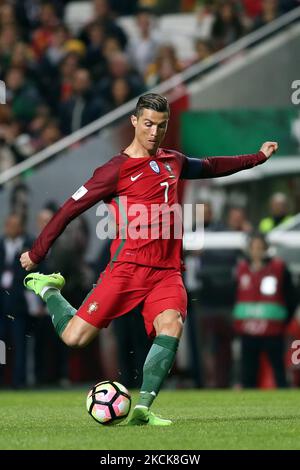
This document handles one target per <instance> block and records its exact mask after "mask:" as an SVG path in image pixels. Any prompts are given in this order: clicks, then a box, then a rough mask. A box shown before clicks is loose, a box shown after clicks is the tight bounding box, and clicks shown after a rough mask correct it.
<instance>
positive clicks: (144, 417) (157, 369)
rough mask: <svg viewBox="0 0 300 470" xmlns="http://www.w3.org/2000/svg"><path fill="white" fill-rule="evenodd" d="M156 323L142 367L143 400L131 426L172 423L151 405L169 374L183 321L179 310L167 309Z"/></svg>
mask: <svg viewBox="0 0 300 470" xmlns="http://www.w3.org/2000/svg"><path fill="white" fill-rule="evenodd" d="M153 325H154V327H155V331H156V338H155V340H154V341H153V345H152V347H151V349H150V351H149V353H148V356H147V358H146V361H145V364H144V369H143V384H142V387H141V391H140V399H139V402H138V404H137V406H136V407H135V408H134V410H133V413H132V416H131V419H130V421H129V423H128V424H130V425H149V424H150V425H154V426H169V425H170V424H172V421H170V420H168V419H162V418H159V417H158V416H155V415H154V414H153V413H152V412H151V411H150V410H149V408H150V406H151V404H152V402H153V401H154V399H155V397H156V396H157V394H158V392H159V390H160V388H161V386H162V384H163V382H164V380H165V378H166V377H167V375H168V373H169V371H170V369H171V367H172V365H173V362H174V359H175V355H176V352H177V348H178V344H179V339H180V337H181V334H182V329H183V322H182V318H181V315H180V312H178V311H177V310H171V309H169V310H165V311H164V312H162V313H161V314H160V315H158V316H157V317H156V318H155V320H154V322H153Z"/></svg>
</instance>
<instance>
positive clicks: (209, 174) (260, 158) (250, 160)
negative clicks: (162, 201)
mask: <svg viewBox="0 0 300 470" xmlns="http://www.w3.org/2000/svg"><path fill="white" fill-rule="evenodd" d="M266 160H267V157H266V156H265V154H264V153H263V152H258V153H254V154H248V155H237V156H235V157H209V158H203V159H199V158H188V157H185V161H184V164H183V168H182V171H181V175H180V178H182V179H191V180H193V179H199V178H217V177H220V176H229V175H232V174H234V173H237V172H238V171H242V170H247V169H249V168H253V167H254V166H256V165H261V164H262V163H264V162H265V161H266Z"/></svg>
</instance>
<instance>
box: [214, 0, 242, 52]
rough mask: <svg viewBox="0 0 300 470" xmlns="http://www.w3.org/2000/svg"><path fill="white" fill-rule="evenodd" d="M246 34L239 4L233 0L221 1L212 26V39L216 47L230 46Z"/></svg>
mask: <svg viewBox="0 0 300 470" xmlns="http://www.w3.org/2000/svg"><path fill="white" fill-rule="evenodd" d="M243 34H244V28H243V24H242V21H241V18H240V15H239V12H238V9H237V5H236V4H235V3H234V2H233V1H231V0H224V1H221V2H220V4H219V6H218V8H217V12H216V16H215V21H214V23H213V26H212V40H213V42H214V45H215V47H216V49H217V50H218V49H222V48H223V47H226V46H229V44H231V43H233V42H234V41H236V40H237V39H239V38H240V37H242V36H243Z"/></svg>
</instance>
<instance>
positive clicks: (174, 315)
mask: <svg viewBox="0 0 300 470" xmlns="http://www.w3.org/2000/svg"><path fill="white" fill-rule="evenodd" d="M154 326H155V329H156V334H157V335H159V334H163V335H168V336H174V337H177V338H180V336H181V334H182V330H183V322H182V318H181V315H180V313H179V312H175V311H174V312H169V313H168V312H166V313H162V314H161V315H160V316H159V317H158V318H157V320H156V322H155V323H154Z"/></svg>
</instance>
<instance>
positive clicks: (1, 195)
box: [0, 0, 300, 388]
mask: <svg viewBox="0 0 300 470" xmlns="http://www.w3.org/2000/svg"><path fill="white" fill-rule="evenodd" d="M299 18H300V5H299V1H297V0H240V1H238V0H232V1H231V0H225V1H221V0H214V1H205V0H202V1H201V0H199V1H197V0H148V1H146V0H145V1H143V0H140V1H138V0H128V1H126V0H122V1H115V0H94V1H71V2H69V1H66V0H55V1H51V2H42V1H39V0H27V1H21V0H14V1H5V0H4V1H0V78H1V79H2V80H3V81H4V82H5V85H6V104H1V106H0V185H1V187H0V220H1V235H2V237H3V239H2V241H1V243H2V245H1V250H2V251H1V250H0V251H1V254H0V274H1V294H0V339H2V340H4V341H5V343H6V346H7V348H6V355H7V357H6V365H0V372H1V377H0V379H1V384H2V385H1V387H4V388H6V387H14V388H23V387H25V386H29V387H44V386H46V387H48V386H51V385H52V386H57V385H59V386H65V387H66V386H73V385H75V384H80V383H83V382H94V381H99V380H102V379H106V378H110V379H117V380H119V381H120V382H122V383H124V384H125V385H126V386H128V387H130V388H137V387H138V386H139V384H140V381H141V366H142V364H143V360H144V357H145V355H146V353H147V349H148V347H149V344H148V342H147V338H146V337H145V335H144V333H143V324H142V320H141V321H140V322H138V321H136V318H137V317H136V316H137V315H138V312H133V313H131V314H129V315H128V316H126V317H123V318H121V319H119V320H118V321H116V322H115V323H114V324H113V325H111V326H110V327H109V328H108V329H107V330H105V331H102V332H101V333H100V335H99V338H98V339H96V340H95V341H94V342H93V343H92V344H91V345H90V346H89V347H88V348H86V349H85V350H82V351H72V350H71V351H70V350H67V348H65V347H64V345H63V344H62V343H61V342H60V341H59V340H58V339H57V338H56V336H55V333H54V332H53V328H52V325H51V320H50V318H49V316H48V315H47V312H46V310H45V308H44V306H43V305H42V303H39V301H38V300H37V299H36V298H35V297H34V296H31V295H30V294H28V293H25V292H24V289H23V287H22V278H23V276H24V272H23V271H22V270H21V268H20V267H19V266H18V261H17V260H18V253H19V251H20V250H22V249H24V248H26V246H28V245H30V243H31V239H32V238H33V237H35V236H36V235H37V234H38V233H39V231H40V230H41V229H42V227H43V225H44V224H45V223H46V222H47V220H49V218H50V217H51V216H52V214H53V212H54V211H55V210H56V208H57V207H58V206H59V205H60V204H61V203H62V202H63V201H64V200H65V199H66V198H67V197H69V195H70V194H73V192H74V191H75V190H76V189H77V188H78V187H79V186H80V185H81V184H82V183H83V182H84V181H85V180H86V179H88V178H89V176H90V175H91V173H92V171H93V169H94V168H95V167H97V166H100V165H101V164H103V163H104V162H106V161H107V160H108V159H109V158H111V156H112V155H114V154H117V153H118V152H119V150H120V149H121V148H122V147H124V146H125V145H126V144H127V143H128V142H129V141H130V139H131V137H132V135H133V134H132V129H131V127H130V123H129V120H128V116H129V115H130V113H131V112H132V110H133V108H134V104H135V102H136V97H137V96H138V95H139V94H141V93H143V92H145V91H147V90H153V89H154V90H155V91H157V92H160V93H163V94H165V95H166V96H167V97H168V99H169V100H170V102H171V113H172V118H171V122H170V127H169V130H168V134H167V137H166V140H165V142H164V146H166V147H170V148H174V149H179V150H181V151H182V152H184V153H186V154H187V155H191V156H199V157H200V156H210V155H230V154H232V155H235V154H238V153H252V152H256V151H257V150H258V149H259V147H260V145H261V144H262V143H263V142H264V141H267V140H277V141H278V142H279V145H280V149H279V151H278V153H277V155H276V156H275V157H274V158H272V160H271V161H270V162H268V164H267V165H264V166H260V167H258V168H255V169H253V170H249V171H247V172H245V173H241V174H237V175H233V176H230V177H226V178H221V179H219V180H215V181H214V180H201V181H197V182H193V183H191V184H186V185H185V187H184V188H183V200H184V201H186V202H197V203H203V204H205V207H206V212H205V214H206V217H207V219H205V227H206V229H207V232H206V238H205V245H204V249H203V250H202V251H201V252H199V251H193V252H192V251H190V250H189V246H188V244H187V245H186V246H185V248H186V252H185V254H186V266H187V270H186V273H185V278H186V286H187V289H188V292H189V299H190V305H189V319H188V321H187V325H186V329H185V334H184V337H183V339H182V342H181V345H180V350H179V354H178V357H177V362H176V365H175V368H174V370H173V373H172V375H171V377H170V378H169V380H168V382H167V384H166V386H167V387H169V388H184V387H205V388H223V387H239V386H240V376H239V361H240V347H239V342H238V339H237V338H236V337H235V335H234V333H233V328H232V310H233V305H234V298H233V295H232V293H233V292H234V277H233V276H234V267H235V264H236V262H237V260H238V259H239V258H240V256H242V255H243V251H244V249H245V248H246V243H247V241H246V235H247V234H248V233H249V232H250V231H251V230H252V229H257V228H259V227H260V228H262V229H263V231H264V232H265V233H266V234H267V237H268V239H269V242H270V249H271V253H272V254H274V253H275V254H278V255H279V256H281V257H282V258H283V259H284V260H285V261H286V263H287V265H288V267H289V269H290V271H291V273H292V277H293V282H294V285H295V287H296V288H297V287H298V289H299V282H300V236H299V235H300V219H299V216H297V214H298V213H300V163H299V162H300V159H299V157H300V113H299V109H300V108H299V103H300V98H299V93H298V95H297V87H299V86H300V60H299V50H300V49H299V44H300V23H299ZM297 80H298V82H297ZM297 105H298V106H297ZM274 194H276V198H277V203H278V204H277V213H273V214H272V213H271V212H270V210H271V209H270V198H271V197H272V195H274ZM276 198H275V199H276ZM274 204H275V203H274ZM274 204H273V206H272V207H273V209H274ZM275 205H276V204H275ZM278 206H279V208H278ZM275 211H276V209H275ZM9 214H14V215H13V216H12V215H11V216H9ZM16 214H17V215H16ZM261 221H263V222H261ZM281 221H284V222H286V224H285V225H284V226H283V227H282V228H279V229H278V228H276V226H278V225H279V222H281ZM97 222H98V217H97V216H96V207H94V208H92V209H90V210H89V211H88V212H87V213H86V214H84V215H83V216H81V217H80V218H78V219H77V220H76V221H74V222H72V224H70V226H69V227H68V229H67V230H66V232H65V233H64V234H63V235H62V236H61V237H60V239H59V240H58V241H57V242H56V244H55V246H54V247H53V250H52V252H51V254H50V256H49V258H48V259H47V260H46V261H45V263H43V266H40V268H39V269H40V271H43V272H52V271H61V272H62V273H63V275H64V276H65V277H66V278H67V287H66V289H65V291H64V294H65V296H66V297H67V298H68V300H69V301H70V302H71V303H72V304H73V305H74V306H76V307H78V306H79V305H80V303H81V301H82V299H83V298H84V296H85V295H86V293H87V292H88V291H89V289H90V287H91V285H92V283H93V282H95V280H96V279H97V276H98V274H99V272H100V271H101V269H102V268H103V267H104V266H105V264H106V262H107V259H108V243H107V242H103V241H101V240H98V239H97V237H96V235H95V232H96V224H97ZM264 224H265V225H264ZM186 229H187V231H188V230H191V229H192V227H191V225H190V224H189V221H187V227H186ZM10 242H11V243H10ZM212 292H213V293H214V294H213V295H212ZM138 318H139V317H138ZM299 321H300V320H299V315H298V318H297V310H296V311H295V314H294V317H293V319H292V320H291V321H290V323H289V325H287V328H286V330H285V363H286V375H287V381H288V384H289V386H291V387H298V386H299V385H300V366H299V365H298V366H297V365H295V364H292V361H291V357H290V356H291V352H292V349H291V344H292V341H293V340H294V339H297V338H298V339H300V327H299ZM275 386H276V384H275V381H274V374H273V372H272V370H271V369H270V365H269V364H268V361H267V360H266V358H264V357H262V358H261V367H260V375H259V377H258V381H257V387H263V388H273V387H275Z"/></svg>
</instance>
